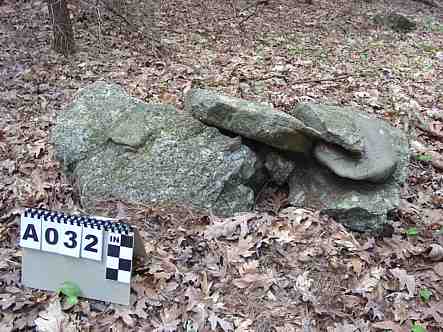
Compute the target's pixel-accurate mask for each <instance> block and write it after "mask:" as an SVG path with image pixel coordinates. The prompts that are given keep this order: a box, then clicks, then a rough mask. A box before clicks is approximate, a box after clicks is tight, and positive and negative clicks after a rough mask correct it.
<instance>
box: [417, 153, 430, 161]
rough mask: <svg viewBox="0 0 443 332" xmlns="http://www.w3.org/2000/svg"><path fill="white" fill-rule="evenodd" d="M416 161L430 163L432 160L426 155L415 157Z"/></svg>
mask: <svg viewBox="0 0 443 332" xmlns="http://www.w3.org/2000/svg"><path fill="white" fill-rule="evenodd" d="M417 160H418V161H431V160H432V156H430V155H428V154H420V155H418V156H417Z"/></svg>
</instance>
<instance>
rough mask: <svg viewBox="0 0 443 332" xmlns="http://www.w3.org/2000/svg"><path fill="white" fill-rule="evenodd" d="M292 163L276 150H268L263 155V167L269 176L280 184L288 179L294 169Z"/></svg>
mask: <svg viewBox="0 0 443 332" xmlns="http://www.w3.org/2000/svg"><path fill="white" fill-rule="evenodd" d="M294 167H295V166H294V163H293V162H292V161H291V160H289V159H287V158H285V157H284V156H283V155H282V154H280V153H278V152H277V151H269V152H268V153H266V156H265V168H266V170H267V171H268V173H269V177H270V178H271V179H272V180H273V181H274V182H275V183H276V184H278V185H280V186H282V185H284V184H285V183H286V182H287V181H288V177H289V175H290V174H291V173H292V171H293V170H294Z"/></svg>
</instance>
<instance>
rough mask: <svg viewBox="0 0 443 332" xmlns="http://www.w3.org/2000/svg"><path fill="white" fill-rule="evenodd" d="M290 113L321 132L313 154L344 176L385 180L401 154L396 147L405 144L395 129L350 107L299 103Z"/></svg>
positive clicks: (377, 181)
mask: <svg viewBox="0 0 443 332" xmlns="http://www.w3.org/2000/svg"><path fill="white" fill-rule="evenodd" d="M293 114H294V116H296V117H297V118H298V119H299V120H301V121H303V122H304V123H305V124H306V125H307V126H310V127H313V128H314V129H316V130H317V131H319V132H320V133H321V137H320V140H319V142H318V143H317V144H316V145H315V148H314V151H313V153H314V156H315V157H316V158H317V160H318V161H319V162H320V163H321V164H323V165H324V166H326V167H328V168H329V169H330V170H332V172H334V173H335V174H336V175H338V176H340V177H343V178H347V179H352V180H359V181H370V182H374V183H383V182H385V180H387V179H388V178H389V177H390V176H391V175H392V173H393V172H394V171H395V169H396V166H397V162H398V161H399V159H400V158H401V157H402V152H401V150H399V149H397V148H396V147H395V146H396V145H398V144H401V145H405V146H407V145H408V142H407V140H406V139H405V138H403V135H402V134H401V132H400V131H399V130H398V129H396V128H394V127H392V126H391V125H389V124H388V123H387V122H385V121H383V120H379V119H376V118H373V117H370V116H368V115H366V114H363V113H361V112H357V111H354V110H353V109H352V108H349V107H338V106H328V105H315V104H302V105H299V106H297V108H296V109H295V110H294V111H293Z"/></svg>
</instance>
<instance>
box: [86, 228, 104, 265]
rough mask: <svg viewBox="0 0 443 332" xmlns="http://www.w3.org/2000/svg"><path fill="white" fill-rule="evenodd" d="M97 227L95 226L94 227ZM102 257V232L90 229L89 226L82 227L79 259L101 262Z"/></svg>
mask: <svg viewBox="0 0 443 332" xmlns="http://www.w3.org/2000/svg"><path fill="white" fill-rule="evenodd" d="M96 227H97V226H96ZM102 255H103V230H102V229H98V228H92V226H91V225H87V226H84V227H83V233H82V249H81V252H80V256H81V258H88V259H93V260H96V261H101V260H102Z"/></svg>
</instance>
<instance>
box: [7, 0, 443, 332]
mask: <svg viewBox="0 0 443 332" xmlns="http://www.w3.org/2000/svg"><path fill="white" fill-rule="evenodd" d="M241 3H242V2H241V1H222V0H212V1H193V0H185V1H177V0H175V1H172V0H171V1H164V4H162V6H161V7H160V8H157V11H156V12H155V13H154V14H152V15H153V18H151V19H152V20H153V22H154V24H152V26H151V30H150V31H148V30H149V28H150V27H149V25H148V26H147V27H146V26H145V27H144V28H145V29H146V28H148V30H145V32H140V31H139V30H140V29H141V28H140V27H141V25H138V23H139V22H142V21H141V20H140V16H137V15H134V17H133V19H134V22H138V23H131V25H128V24H127V22H125V20H122V19H121V17H119V16H116V15H115V14H113V13H112V12H109V11H106V10H105V9H104V8H101V7H100V8H96V7H94V6H95V5H87V2H85V3H83V2H78V3H77V2H76V4H75V6H72V7H71V11H72V16H73V25H74V31H75V38H76V45H77V52H76V54H74V55H73V56H70V57H68V58H66V57H64V56H61V55H58V54H56V53H54V52H53V51H51V49H50V39H51V25H50V20H49V18H48V14H47V7H46V3H45V2H44V1H25V0H21V1H15V0H6V1H0V45H1V46H0V331H1V332H4V331H12V330H22V331H32V330H35V329H40V330H42V331H101V330H103V331H141V330H143V331H187V332H191V331H193V332H196V331H199V332H203V331H225V332H227V331H245V332H246V331H258V332H271V331H275V332H283V331H285V332H291V331H300V332H301V331H303V332H307V331H336V332H353V331H360V332H363V331H394V332H403V331H404V332H406V331H414V332H421V331H428V332H431V331H443V327H442V326H443V171H442V168H443V161H442V159H443V157H442V154H443V115H442V114H443V9H442V8H440V9H438V8H432V7H429V6H427V5H425V4H423V3H420V2H415V1H410V0H402V1H400V0H394V1H388V0H386V1H357V0H356V1H348V0H337V1H329V0H314V4H313V5H308V4H305V3H304V2H303V1H295V0H281V1H278V0H269V1H266V2H264V3H263V4H261V5H259V6H258V7H257V8H256V7H255V6H252V7H249V8H246V9H245V8H244V9H243V10H241V7H240V5H241ZM390 11H396V12H399V13H403V14H405V15H407V16H408V17H410V18H411V19H413V20H414V21H416V22H417V30H415V31H413V32H410V33H408V34H401V33H397V32H393V31H390V30H388V29H386V28H383V27H378V26H376V25H375V24H374V21H373V20H372V17H373V16H374V15H376V14H386V13H388V12H390ZM140 12H141V11H140ZM132 14H133V12H132ZM131 19H132V18H131ZM153 31H158V32H153ZM148 36H150V37H148ZM150 38H154V39H155V42H154V41H153V40H152V39H150ZM97 80H109V81H112V82H116V83H119V84H121V86H122V87H123V88H124V89H125V90H126V91H127V92H128V93H129V94H131V95H132V96H134V97H137V98H140V99H142V100H144V101H146V102H154V103H156V102H160V103H170V104H172V105H174V106H176V107H177V108H178V109H183V91H184V90H186V89H188V88H189V87H190V86H203V87H207V88H210V89H215V90H217V91H220V92H224V93H226V94H229V95H232V96H239V97H242V98H246V99H249V100H255V101H260V102H266V103H270V104H272V105H273V106H274V107H275V108H276V109H278V110H282V111H286V110H288V109H290V108H292V107H293V106H294V105H296V104H297V103H298V102H302V101H313V102H318V103H329V104H331V103H332V104H339V105H348V106H353V107H355V108H356V109H359V110H361V111H364V112H368V113H371V114H373V115H374V116H377V117H381V118H384V119H386V120H387V121H389V122H390V123H391V124H392V125H394V126H396V127H399V128H401V129H402V130H405V131H406V132H408V134H409V135H410V140H411V152H412V155H411V163H410V175H409V178H408V181H407V183H405V186H404V188H403V191H402V192H403V193H402V203H401V206H400V208H399V209H398V211H396V213H395V214H393V226H394V234H392V236H390V237H383V236H380V237H373V236H369V235H365V234H356V233H351V232H348V231H347V230H346V229H344V228H343V227H342V226H341V225H339V224H337V223H335V222H334V221H333V220H325V219H323V218H320V217H319V214H318V212H317V211H309V210H305V209H295V208H289V209H288V208H287V207H286V206H285V202H284V198H282V197H281V196H279V195H277V196H276V195H274V196H270V197H264V198H263V200H262V204H261V206H260V212H257V213H249V214H245V215H241V216H236V217H233V218H228V219H225V220H221V219H218V218H216V217H213V216H204V215H198V214H195V213H193V212H192V211H190V210H189V209H186V208H184V207H176V208H173V207H169V208H165V207H158V206H157V207H147V206H142V205H137V204H130V203H128V202H116V201H111V202H103V204H102V205H101V206H99V207H98V210H99V212H101V213H102V214H103V215H108V216H111V217H119V218H120V217H124V218H127V219H129V220H131V222H132V223H134V224H136V225H137V226H138V228H139V229H140V231H141V234H142V237H143V239H144V241H145V248H146V250H147V252H148V256H149V257H148V259H147V260H146V261H145V262H140V264H139V265H138V266H137V267H136V269H135V275H134V276H133V281H132V295H131V305H130V306H129V307H124V306H119V305H113V304H110V303H104V302H100V301H93V300H87V299H80V302H79V303H78V304H76V305H74V306H72V305H68V304H67V303H66V301H64V300H63V301H60V300H59V299H58V297H57V295H56V294H54V293H51V292H44V291H39V290H34V289H29V288H26V287H23V285H21V283H20V273H21V251H20V250H19V248H18V246H17V237H18V231H19V225H18V222H17V221H18V220H19V217H18V215H19V213H20V211H21V210H20V209H21V208H22V207H29V206H40V207H46V208H49V209H54V210H63V211H69V212H83V210H82V207H81V205H80V204H79V197H78V190H77V189H76V187H75V182H73V181H72V180H71V179H68V178H66V177H65V176H64V175H63V173H62V171H61V165H60V164H59V163H58V162H57V161H56V160H55V159H54V155H53V149H52V147H51V145H50V144H49V133H50V128H51V126H52V125H53V124H54V119H55V117H56V115H57V113H59V112H62V111H63V110H65V109H66V108H67V107H68V105H69V102H71V101H72V100H73V97H74V95H75V92H76V91H77V90H78V89H79V88H82V87H85V86H86V85H88V84H89V83H92V82H95V81H97ZM420 117H421V118H423V119H424V120H425V122H423V121H418V120H417V118H420ZM414 151H415V152H414ZM237 226H239V227H237ZM60 303H61V304H60Z"/></svg>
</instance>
